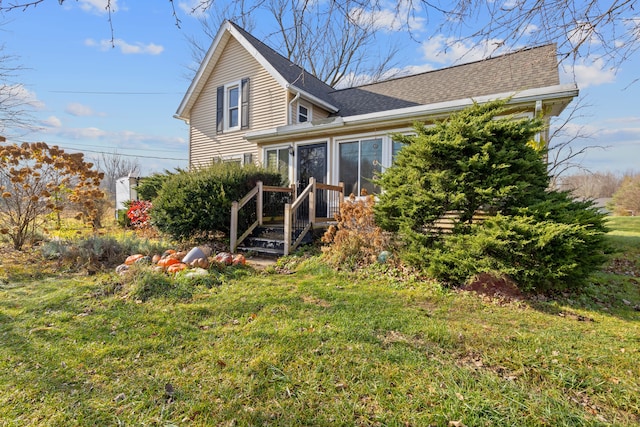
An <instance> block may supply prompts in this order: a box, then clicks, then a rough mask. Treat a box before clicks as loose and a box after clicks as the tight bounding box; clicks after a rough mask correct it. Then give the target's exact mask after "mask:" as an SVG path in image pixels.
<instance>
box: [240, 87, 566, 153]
mask: <svg viewBox="0 0 640 427" xmlns="http://www.w3.org/2000/svg"><path fill="white" fill-rule="evenodd" d="M578 92H579V91H578V87H577V85H576V84H574V83H571V84H564V85H555V86H548V87H543V88H535V89H527V90H523V91H520V92H505V93H498V94H493V95H486V96H479V97H476V98H466V99H458V100H453V101H446V102H439V103H433V104H426V105H417V106H413V107H407V108H400V109H397V110H387V111H379V112H375V113H369V114H361V115H356V116H348V117H330V118H328V119H323V120H320V121H312V122H307V123H302V124H296V125H287V126H279V127H276V128H272V129H265V130H260V131H255V132H248V133H246V134H245V138H246V139H247V141H250V142H255V143H258V144H264V143H270V142H277V141H281V140H283V139H286V138H289V139H296V138H302V137H303V138H305V139H306V138H312V137H317V136H326V135H327V134H330V133H336V132H342V131H345V132H351V131H360V130H371V129H372V125H375V127H376V128H385V127H392V126H394V125H406V124H411V123H413V122H416V121H424V120H426V119H429V120H433V119H438V118H442V117H446V116H448V115H449V114H451V113H452V112H455V111H460V110H463V109H464V108H467V107H469V106H470V105H473V103H474V102H475V103H479V104H484V103H486V102H489V101H494V100H498V99H507V98H509V102H508V104H507V105H509V106H512V107H514V108H517V107H519V106H525V105H530V104H533V105H535V102H536V101H542V103H543V108H544V107H545V106H551V108H550V110H549V111H548V113H547V114H548V115H552V116H557V115H559V114H560V113H561V112H562V110H564V108H565V107H566V106H567V105H568V104H569V103H570V102H571V100H572V99H573V98H575V97H576V96H578Z"/></svg>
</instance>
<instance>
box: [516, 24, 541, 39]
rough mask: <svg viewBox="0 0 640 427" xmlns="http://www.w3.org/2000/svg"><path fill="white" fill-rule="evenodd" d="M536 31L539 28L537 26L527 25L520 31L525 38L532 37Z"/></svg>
mask: <svg viewBox="0 0 640 427" xmlns="http://www.w3.org/2000/svg"><path fill="white" fill-rule="evenodd" d="M536 31H538V26H537V25H536V24H527V26H526V27H524V28H523V29H522V30H520V34H521V35H523V36H530V35H531V34H533V33H535V32H536Z"/></svg>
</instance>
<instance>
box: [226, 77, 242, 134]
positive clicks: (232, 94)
mask: <svg viewBox="0 0 640 427" xmlns="http://www.w3.org/2000/svg"><path fill="white" fill-rule="evenodd" d="M226 92H227V96H226V101H227V107H226V109H225V112H226V113H227V121H226V126H225V129H226V130H233V129H237V128H238V127H239V126H240V117H239V115H238V107H239V105H240V87H239V85H234V86H230V87H227V88H226Z"/></svg>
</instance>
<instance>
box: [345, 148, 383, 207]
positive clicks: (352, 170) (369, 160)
mask: <svg viewBox="0 0 640 427" xmlns="http://www.w3.org/2000/svg"><path fill="white" fill-rule="evenodd" d="M339 157H340V159H339V166H338V167H339V168H340V170H339V175H340V178H339V179H340V181H341V182H344V186H345V187H344V188H345V192H346V194H350V193H353V194H354V195H356V196H360V195H362V192H363V190H365V191H366V192H367V194H375V193H379V192H380V187H378V186H377V185H374V184H373V183H372V182H371V180H372V179H373V178H374V177H376V176H377V175H378V174H379V173H380V171H381V164H382V138H373V139H363V140H359V141H349V142H343V143H341V144H340V148H339Z"/></svg>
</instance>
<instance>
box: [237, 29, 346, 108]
mask: <svg viewBox="0 0 640 427" xmlns="http://www.w3.org/2000/svg"><path fill="white" fill-rule="evenodd" d="M229 24H230V25H231V26H232V27H234V28H235V29H236V30H237V31H238V33H239V34H241V35H242V36H243V37H244V38H245V39H246V40H247V41H248V42H249V43H251V45H252V46H253V47H254V48H255V49H256V51H257V52H258V53H260V54H261V55H262V56H263V57H264V59H265V60H266V61H267V62H268V63H269V64H271V65H272V66H273V68H274V69H275V71H277V72H278V74H280V76H282V78H284V80H285V81H286V82H287V84H288V85H289V87H291V88H293V89H294V90H296V89H297V90H298V91H301V92H306V93H307V94H308V95H312V96H314V97H316V98H318V99H321V100H323V101H324V102H325V103H327V104H331V102H332V99H331V97H330V95H329V94H330V93H331V92H333V91H335V89H334V88H333V87H331V86H329V85H328V84H326V83H325V82H323V81H322V80H320V79H318V78H317V77H316V76H314V75H313V74H311V73H309V72H308V71H307V70H305V69H304V68H302V67H300V66H298V65H296V64H294V63H293V62H291V61H289V60H288V59H287V58H285V57H284V56H282V55H281V54H279V53H278V52H276V51H275V50H274V49H272V48H271V47H269V46H267V45H266V44H264V43H263V42H262V41H260V40H258V39H257V38H255V37H254V36H252V35H251V34H249V33H248V32H246V31H245V30H244V29H242V28H240V27H239V26H237V25H236V24H234V23H233V22H229ZM334 110H337V108H334Z"/></svg>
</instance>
